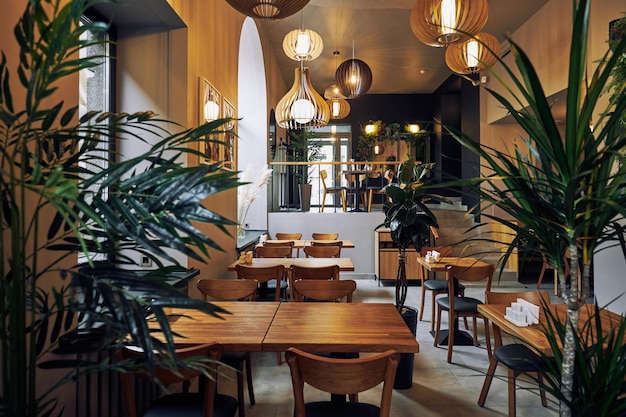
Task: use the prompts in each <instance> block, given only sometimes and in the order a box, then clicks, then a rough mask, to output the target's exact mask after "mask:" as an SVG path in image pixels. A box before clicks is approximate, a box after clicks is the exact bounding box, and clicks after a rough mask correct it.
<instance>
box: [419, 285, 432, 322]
mask: <svg viewBox="0 0 626 417" xmlns="http://www.w3.org/2000/svg"><path fill="white" fill-rule="evenodd" d="M424 282H425V279H424V277H422V299H421V300H420V315H419V320H420V321H422V320H423V319H424V298H426V288H425V287H424ZM431 320H432V318H431Z"/></svg>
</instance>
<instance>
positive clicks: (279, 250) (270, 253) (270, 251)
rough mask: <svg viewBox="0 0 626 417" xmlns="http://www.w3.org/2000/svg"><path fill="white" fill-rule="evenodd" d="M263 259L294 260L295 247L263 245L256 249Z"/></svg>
mask: <svg viewBox="0 0 626 417" xmlns="http://www.w3.org/2000/svg"><path fill="white" fill-rule="evenodd" d="M254 251H255V252H256V254H257V256H259V257H261V258H292V257H293V256H292V255H293V246H289V245H276V246H274V245H261V246H257V247H255V248H254Z"/></svg>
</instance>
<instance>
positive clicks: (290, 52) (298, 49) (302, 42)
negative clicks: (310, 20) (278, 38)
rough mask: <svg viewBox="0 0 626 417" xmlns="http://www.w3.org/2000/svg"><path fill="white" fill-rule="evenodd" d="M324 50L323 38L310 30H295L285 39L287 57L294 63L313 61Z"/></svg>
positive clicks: (284, 46) (284, 49)
mask: <svg viewBox="0 0 626 417" xmlns="http://www.w3.org/2000/svg"><path fill="white" fill-rule="evenodd" d="M323 50H324V41H323V40H322V37H321V36H320V35H319V34H318V33H317V32H314V31H312V30H310V29H295V30H292V31H291V32H289V33H287V34H286V35H285V37H284V39H283V51H285V55H287V56H288V57H289V58H291V59H293V60H294V61H312V60H314V59H315V58H317V57H319V56H320V54H321V53H322V51H323Z"/></svg>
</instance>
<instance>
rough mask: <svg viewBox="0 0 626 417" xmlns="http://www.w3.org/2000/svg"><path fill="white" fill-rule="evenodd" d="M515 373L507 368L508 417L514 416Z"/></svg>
mask: <svg viewBox="0 0 626 417" xmlns="http://www.w3.org/2000/svg"><path fill="white" fill-rule="evenodd" d="M516 377H517V373H516V372H515V371H514V370H513V369H511V368H509V370H508V378H507V383H508V384H509V388H508V396H509V417H515V414H516V413H515V407H516V405H515V378H516Z"/></svg>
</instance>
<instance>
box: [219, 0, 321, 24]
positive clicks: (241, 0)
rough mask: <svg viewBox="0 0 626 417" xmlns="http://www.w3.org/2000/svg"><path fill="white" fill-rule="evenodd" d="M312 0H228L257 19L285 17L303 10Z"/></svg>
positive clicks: (236, 7) (242, 11)
mask: <svg viewBox="0 0 626 417" xmlns="http://www.w3.org/2000/svg"><path fill="white" fill-rule="evenodd" d="M309 1H310V0H226V2H228V4H230V5H231V6H232V7H233V8H234V9H235V10H237V11H239V12H241V13H243V14H245V15H246V16H250V17H254V18H256V19H283V18H285V17H287V16H291V15H292V14H294V13H297V12H298V11H300V10H302V9H303V8H304V6H306V5H307V4H308V3H309Z"/></svg>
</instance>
